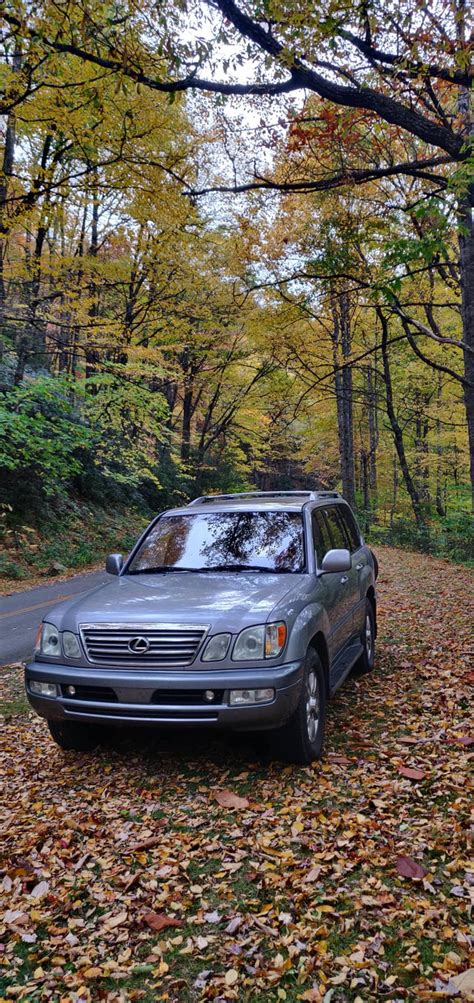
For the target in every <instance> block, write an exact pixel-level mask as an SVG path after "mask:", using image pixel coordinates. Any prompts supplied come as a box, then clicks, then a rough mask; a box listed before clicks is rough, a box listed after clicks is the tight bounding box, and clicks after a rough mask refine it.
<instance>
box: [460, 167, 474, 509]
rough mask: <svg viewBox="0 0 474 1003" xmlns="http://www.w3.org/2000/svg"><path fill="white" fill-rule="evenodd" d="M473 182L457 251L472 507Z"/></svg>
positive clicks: (473, 500)
mask: <svg viewBox="0 0 474 1003" xmlns="http://www.w3.org/2000/svg"><path fill="white" fill-rule="evenodd" d="M473 210H474V184H473V185H471V186H470V189H469V193H468V195H467V196H466V199H465V200H464V203H463V204H462V205H461V207H460V212H459V224H460V226H459V252H460V265H461V316H462V327H463V342H464V377H465V380H466V382H465V384H464V405H465V408H466V418H467V431H468V441H469V470H470V475H471V492H472V508H473V511H474V222H473Z"/></svg>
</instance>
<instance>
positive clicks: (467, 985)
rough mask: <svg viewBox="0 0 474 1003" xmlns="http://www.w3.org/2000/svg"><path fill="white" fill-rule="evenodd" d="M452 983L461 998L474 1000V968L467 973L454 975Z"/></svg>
mask: <svg viewBox="0 0 474 1003" xmlns="http://www.w3.org/2000/svg"><path fill="white" fill-rule="evenodd" d="M452 981H453V982H454V985H455V986H456V989H457V991H458V993H461V996H464V998H465V999H468V1000H474V968H468V969H467V970H466V971H465V972H460V974H459V975H454V976H453V978H452Z"/></svg>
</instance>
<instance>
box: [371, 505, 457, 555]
mask: <svg viewBox="0 0 474 1003" xmlns="http://www.w3.org/2000/svg"><path fill="white" fill-rule="evenodd" d="M368 541H369V542H372V543H374V544H376V543H386V544H388V545H390V546H394V547H402V548H403V549H405V550H419V551H422V552H423V553H429V554H435V555H437V556H439V557H447V558H448V559H449V560H451V561H456V562H458V563H460V564H464V563H465V564H471V562H473V561H474V522H473V518H472V516H471V515H470V514H469V513H468V512H455V513H453V514H451V515H447V516H444V517H442V518H440V519H438V520H434V519H432V520H431V521H429V522H427V524H426V527H425V528H424V529H418V528H417V526H416V524H415V523H414V522H413V519H397V520H396V521H394V523H393V525H392V526H390V527H381V526H372V527H371V530H370V532H369V533H368Z"/></svg>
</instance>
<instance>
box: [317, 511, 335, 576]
mask: <svg viewBox="0 0 474 1003" xmlns="http://www.w3.org/2000/svg"><path fill="white" fill-rule="evenodd" d="M313 542H314V549H315V551H316V556H317V558H318V564H321V561H322V559H323V557H324V555H325V554H327V552H328V550H331V547H332V543H331V539H330V536H329V533H328V528H327V526H326V520H325V518H324V516H323V513H322V512H319V511H317V512H313Z"/></svg>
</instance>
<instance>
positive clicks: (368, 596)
mask: <svg viewBox="0 0 474 1003" xmlns="http://www.w3.org/2000/svg"><path fill="white" fill-rule="evenodd" d="M366 599H368V600H369V603H370V605H371V606H372V612H373V614H374V638H376V637H377V600H376V598H375V589H374V588H373V587H372V585H371V586H370V589H367V594H366Z"/></svg>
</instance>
